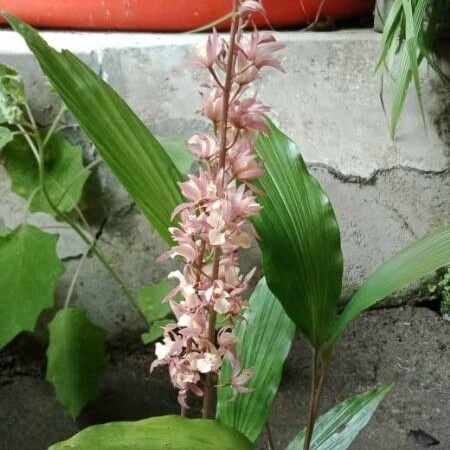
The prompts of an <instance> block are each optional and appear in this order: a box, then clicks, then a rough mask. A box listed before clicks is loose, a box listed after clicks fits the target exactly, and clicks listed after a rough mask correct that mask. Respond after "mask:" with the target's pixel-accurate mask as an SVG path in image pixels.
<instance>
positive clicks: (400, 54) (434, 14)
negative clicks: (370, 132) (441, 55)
mask: <svg viewBox="0 0 450 450" xmlns="http://www.w3.org/2000/svg"><path fill="white" fill-rule="evenodd" d="M449 11H450V2H449V0H434V1H429V0H395V1H394V3H393V5H392V7H391V9H390V11H389V14H388V17H387V19H386V22H385V24H384V29H383V40H382V51H381V55H380V59H379V62H378V65H377V69H379V70H382V71H383V76H385V75H387V76H389V77H391V78H392V79H393V82H394V91H393V101H392V105H391V108H390V113H389V129H390V132H391V136H392V137H394V136H395V134H396V131H397V128H398V124H399V120H400V115H401V113H402V110H403V106H404V103H405V99H406V95H407V93H408V88H409V86H410V85H411V83H413V85H414V88H415V91H416V94H417V99H418V102H419V106H420V111H421V114H422V119H423V122H424V125H425V114H424V111H423V102H422V87H421V80H420V73H419V69H420V66H421V64H422V62H423V61H427V62H428V64H429V65H430V67H432V68H433V69H434V70H435V71H436V72H437V73H438V74H439V75H440V76H441V78H442V79H443V80H445V81H446V82H449V79H448V77H447V76H446V75H445V74H444V73H443V72H442V70H441V69H440V67H439V63H438V62H437V60H436V57H435V44H436V40H437V38H438V37H439V27H440V25H441V20H445V17H448V16H449ZM382 83H383V78H382ZM381 98H382V101H383V107H384V100H383V88H382V90H381Z"/></svg>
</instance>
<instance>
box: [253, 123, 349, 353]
mask: <svg viewBox="0 0 450 450" xmlns="http://www.w3.org/2000/svg"><path fill="white" fill-rule="evenodd" d="M269 126H270V134H269V135H267V136H264V135H261V136H260V137H259V139H258V141H257V144H256V150H257V152H258V155H259V157H260V158H261V161H263V162H264V166H265V172H264V175H263V176H262V177H261V179H260V185H259V187H260V188H261V189H262V191H263V195H261V196H260V198H259V201H260V203H261V205H262V207H263V208H262V210H261V213H260V214H259V215H258V216H257V217H256V218H255V220H254V224H255V227H256V229H257V231H258V234H259V235H260V237H261V239H260V241H259V242H260V246H261V250H262V254H263V265H264V273H265V276H266V279H267V284H268V286H269V289H270V290H271V291H272V292H273V293H274V294H275V296H276V297H277V298H278V300H279V301H280V302H281V303H282V305H283V306H284V309H285V310H286V312H287V313H288V315H289V317H290V318H291V319H292V320H293V321H294V323H295V324H296V325H297V326H298V327H299V328H300V329H301V331H302V332H303V333H304V334H305V335H306V336H307V337H308V339H309V340H310V341H311V343H312V344H313V345H314V346H315V347H319V346H320V345H321V344H322V343H323V342H324V341H325V339H326V337H327V333H328V331H329V327H330V326H331V324H332V323H333V322H334V320H335V314H336V307H337V303H338V299H339V296H340V293H341V283H342V252H341V245H340V234H339V228H338V224H337V222H336V218H335V216H334V212H333V209H332V207H331V204H330V201H329V200H328V198H327V196H326V195H325V192H324V191H323V189H322V188H321V186H320V184H319V183H318V182H317V180H316V179H315V178H314V177H313V176H311V175H310V174H309V172H308V169H307V168H306V165H305V163H304V161H303V159H302V157H301V155H300V153H299V151H298V148H297V147H296V145H295V144H294V143H293V142H292V141H291V140H290V139H288V138H287V136H286V135H284V134H283V133H282V132H281V131H280V130H278V129H277V128H276V127H275V126H274V125H273V124H272V123H269Z"/></svg>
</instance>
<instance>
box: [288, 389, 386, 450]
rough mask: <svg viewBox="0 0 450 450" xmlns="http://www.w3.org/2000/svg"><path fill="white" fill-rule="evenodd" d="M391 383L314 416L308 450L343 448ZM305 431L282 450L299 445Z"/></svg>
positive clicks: (296, 449) (356, 432)
mask: <svg viewBox="0 0 450 450" xmlns="http://www.w3.org/2000/svg"><path fill="white" fill-rule="evenodd" d="M391 388H392V386H391V385H383V386H380V387H377V388H375V389H371V390H370V391H368V392H365V393H364V394H359V395H356V396H354V397H351V398H349V399H347V400H345V401H344V402H342V403H340V404H339V405H337V406H336V407H334V408H333V409H331V410H330V411H328V412H327V413H325V414H324V415H322V416H320V417H319V418H318V419H317V422H316V426H315V428H314V434H313V438H312V442H311V447H310V450H346V449H348V448H349V447H350V445H351V444H352V442H353V441H354V440H355V439H356V437H357V436H358V434H359V433H360V431H361V430H362V429H363V428H364V427H365V426H366V425H367V423H368V422H369V420H370V419H371V417H372V416H373V414H374V413H375V411H376V409H377V408H378V405H379V404H380V402H381V401H382V400H383V398H384V397H385V396H386V395H387V394H388V393H389V391H390V390H391ZM304 438H305V430H303V431H302V432H300V433H299V434H298V435H297V436H296V437H295V438H294V440H293V441H292V442H291V443H290V444H289V445H288V446H287V447H286V449H285V450H299V449H301V448H303V441H304Z"/></svg>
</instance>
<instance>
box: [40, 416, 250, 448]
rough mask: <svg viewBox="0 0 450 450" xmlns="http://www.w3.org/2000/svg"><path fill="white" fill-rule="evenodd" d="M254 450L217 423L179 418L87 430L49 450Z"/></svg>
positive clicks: (247, 443) (172, 417)
mask: <svg viewBox="0 0 450 450" xmlns="http://www.w3.org/2000/svg"><path fill="white" fill-rule="evenodd" d="M64 449H70V450H254V446H253V444H252V443H251V442H250V441H248V440H247V439H246V438H245V437H244V436H243V435H242V434H241V433H239V432H238V431H235V430H233V429H232V428H230V427H227V426H225V425H221V424H220V423H218V422H216V421H214V420H203V419H186V418H183V417H180V416H162V417H152V418H151V419H145V420H140V421H139V422H112V423H107V424H104V425H94V426H92V427H89V428H86V429H85V430H83V431H81V432H80V433H78V434H76V435H75V436H74V437H72V438H70V439H68V440H67V441H64V442H60V443H58V444H55V445H52V446H51V447H50V448H49V450H64Z"/></svg>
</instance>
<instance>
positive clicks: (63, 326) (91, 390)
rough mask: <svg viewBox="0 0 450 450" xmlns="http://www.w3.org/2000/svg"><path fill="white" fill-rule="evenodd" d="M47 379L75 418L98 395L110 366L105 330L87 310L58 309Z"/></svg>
mask: <svg viewBox="0 0 450 450" xmlns="http://www.w3.org/2000/svg"><path fill="white" fill-rule="evenodd" d="M48 328H49V331H50V342H49V346H48V349H47V360H48V363H47V377H46V379H47V381H48V382H50V383H51V384H52V385H53V387H54V389H55V392H56V397H57V398H58V400H59V401H60V402H61V403H62V404H63V405H64V406H65V407H66V408H67V410H68V411H69V413H70V415H71V416H72V417H74V418H75V417H77V416H78V415H79V414H80V412H81V410H82V409H83V407H84V406H85V405H86V403H88V402H89V401H90V400H93V399H95V398H96V397H97V395H98V392H99V381H100V377H101V376H102V374H103V371H104V369H105V367H106V355H105V342H104V341H105V332H104V331H103V330H102V329H101V328H99V327H98V326H96V325H94V324H92V323H91V322H90V321H89V319H88V318H87V316H86V311H84V310H83V309H75V308H67V309H62V310H60V311H58V313H57V314H56V316H55V317H54V318H53V320H52V321H51V322H50V324H49V326H48Z"/></svg>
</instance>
